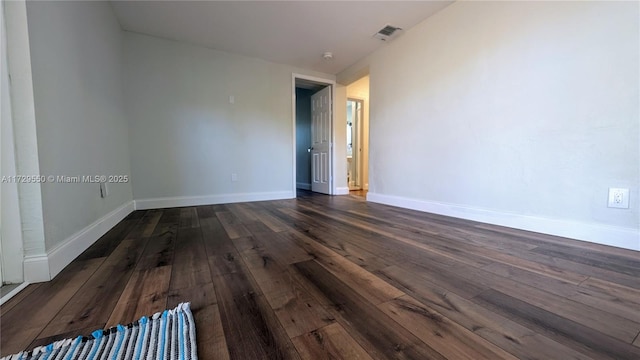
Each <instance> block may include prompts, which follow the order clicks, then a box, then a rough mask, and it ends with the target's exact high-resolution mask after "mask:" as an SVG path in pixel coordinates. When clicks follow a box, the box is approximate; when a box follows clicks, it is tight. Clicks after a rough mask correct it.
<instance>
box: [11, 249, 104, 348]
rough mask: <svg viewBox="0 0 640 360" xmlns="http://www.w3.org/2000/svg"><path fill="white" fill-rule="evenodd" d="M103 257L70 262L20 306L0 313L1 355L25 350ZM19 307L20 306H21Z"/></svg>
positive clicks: (27, 297) (94, 269)
mask: <svg viewBox="0 0 640 360" xmlns="http://www.w3.org/2000/svg"><path fill="white" fill-rule="evenodd" d="M103 262H104V258H93V259H89V260H82V261H78V262H75V263H72V264H71V265H70V266H69V267H67V268H66V269H65V270H63V271H62V272H61V273H60V274H58V276H56V277H55V278H54V279H53V280H52V281H50V282H48V283H44V284H41V285H40V286H39V287H38V288H37V289H35V290H34V291H33V292H32V293H30V294H29V295H27V296H26V297H25V298H24V300H23V304H24V305H25V306H15V307H13V308H12V309H11V310H9V311H6V312H5V311H4V310H3V312H2V318H1V319H0V334H1V335H2V336H0V351H1V352H2V354H3V356H4V355H8V354H13V353H16V352H19V351H22V350H25V349H26V348H27V347H28V346H29V344H31V343H32V342H33V340H35V339H36V338H37V337H38V336H39V335H40V336H39V337H46V336H51V335H58V334H59V333H61V332H63V331H60V332H57V333H53V334H49V335H46V334H44V335H41V333H42V330H43V329H44V327H45V326H47V324H48V323H49V322H50V321H51V319H53V318H54V317H55V316H56V314H57V313H58V312H59V311H60V310H61V309H63V308H64V307H65V305H66V304H67V303H68V302H69V300H70V299H71V298H73V297H74V295H76V294H77V293H78V291H79V290H80V289H81V288H82V287H83V285H84V284H85V283H86V281H87V279H89V278H90V277H91V276H92V275H93V274H94V273H95V272H96V270H97V269H98V268H99V267H100V265H102V263H103ZM21 305H22V304H21Z"/></svg>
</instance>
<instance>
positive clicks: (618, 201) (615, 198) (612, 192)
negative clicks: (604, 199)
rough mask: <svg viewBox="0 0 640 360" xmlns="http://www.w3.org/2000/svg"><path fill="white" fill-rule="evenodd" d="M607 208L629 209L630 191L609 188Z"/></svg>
mask: <svg viewBox="0 0 640 360" xmlns="http://www.w3.org/2000/svg"><path fill="white" fill-rule="evenodd" d="M607 206H608V207H610V208H618V209H628V208H629V189H624V188H609V201H608V203H607Z"/></svg>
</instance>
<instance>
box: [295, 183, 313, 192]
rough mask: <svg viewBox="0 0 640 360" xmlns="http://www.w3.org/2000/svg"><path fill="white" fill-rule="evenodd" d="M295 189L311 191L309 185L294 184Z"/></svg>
mask: <svg viewBox="0 0 640 360" xmlns="http://www.w3.org/2000/svg"><path fill="white" fill-rule="evenodd" d="M296 189H302V190H311V183H300V182H297V183H296Z"/></svg>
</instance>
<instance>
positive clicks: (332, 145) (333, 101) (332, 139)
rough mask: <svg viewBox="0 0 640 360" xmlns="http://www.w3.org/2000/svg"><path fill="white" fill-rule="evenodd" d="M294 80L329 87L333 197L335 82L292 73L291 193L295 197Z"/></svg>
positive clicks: (333, 188) (331, 191) (333, 187)
mask: <svg viewBox="0 0 640 360" xmlns="http://www.w3.org/2000/svg"><path fill="white" fill-rule="evenodd" d="M296 79H300V80H308V81H313V82H317V83H320V84H325V85H328V86H331V103H332V108H331V150H330V151H331V173H330V174H329V183H330V185H329V195H334V194H336V193H337V191H336V183H335V177H334V174H335V173H336V152H335V151H334V149H335V146H334V144H335V142H336V131H335V126H333V125H334V122H335V121H334V119H335V113H336V82H335V80H329V79H324V78H321V77H316V76H310V75H303V74H297V73H293V74H291V118H292V119H291V120H292V141H291V142H292V144H291V149H292V154H293V155H292V164H293V173H292V174H291V184H292V185H291V186H292V188H291V191H292V192H293V195H294V196H295V195H296Z"/></svg>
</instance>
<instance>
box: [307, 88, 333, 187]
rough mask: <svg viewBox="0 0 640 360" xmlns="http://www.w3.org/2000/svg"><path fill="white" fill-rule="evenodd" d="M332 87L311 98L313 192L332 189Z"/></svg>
mask: <svg viewBox="0 0 640 360" xmlns="http://www.w3.org/2000/svg"><path fill="white" fill-rule="evenodd" d="M331 107H332V101H331V86H327V87H325V88H324V89H322V90H320V91H318V92H317V93H315V94H313V95H312V96H311V190H312V191H314V192H319V193H323V194H329V193H330V189H331V178H330V174H331V171H330V170H331Z"/></svg>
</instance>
